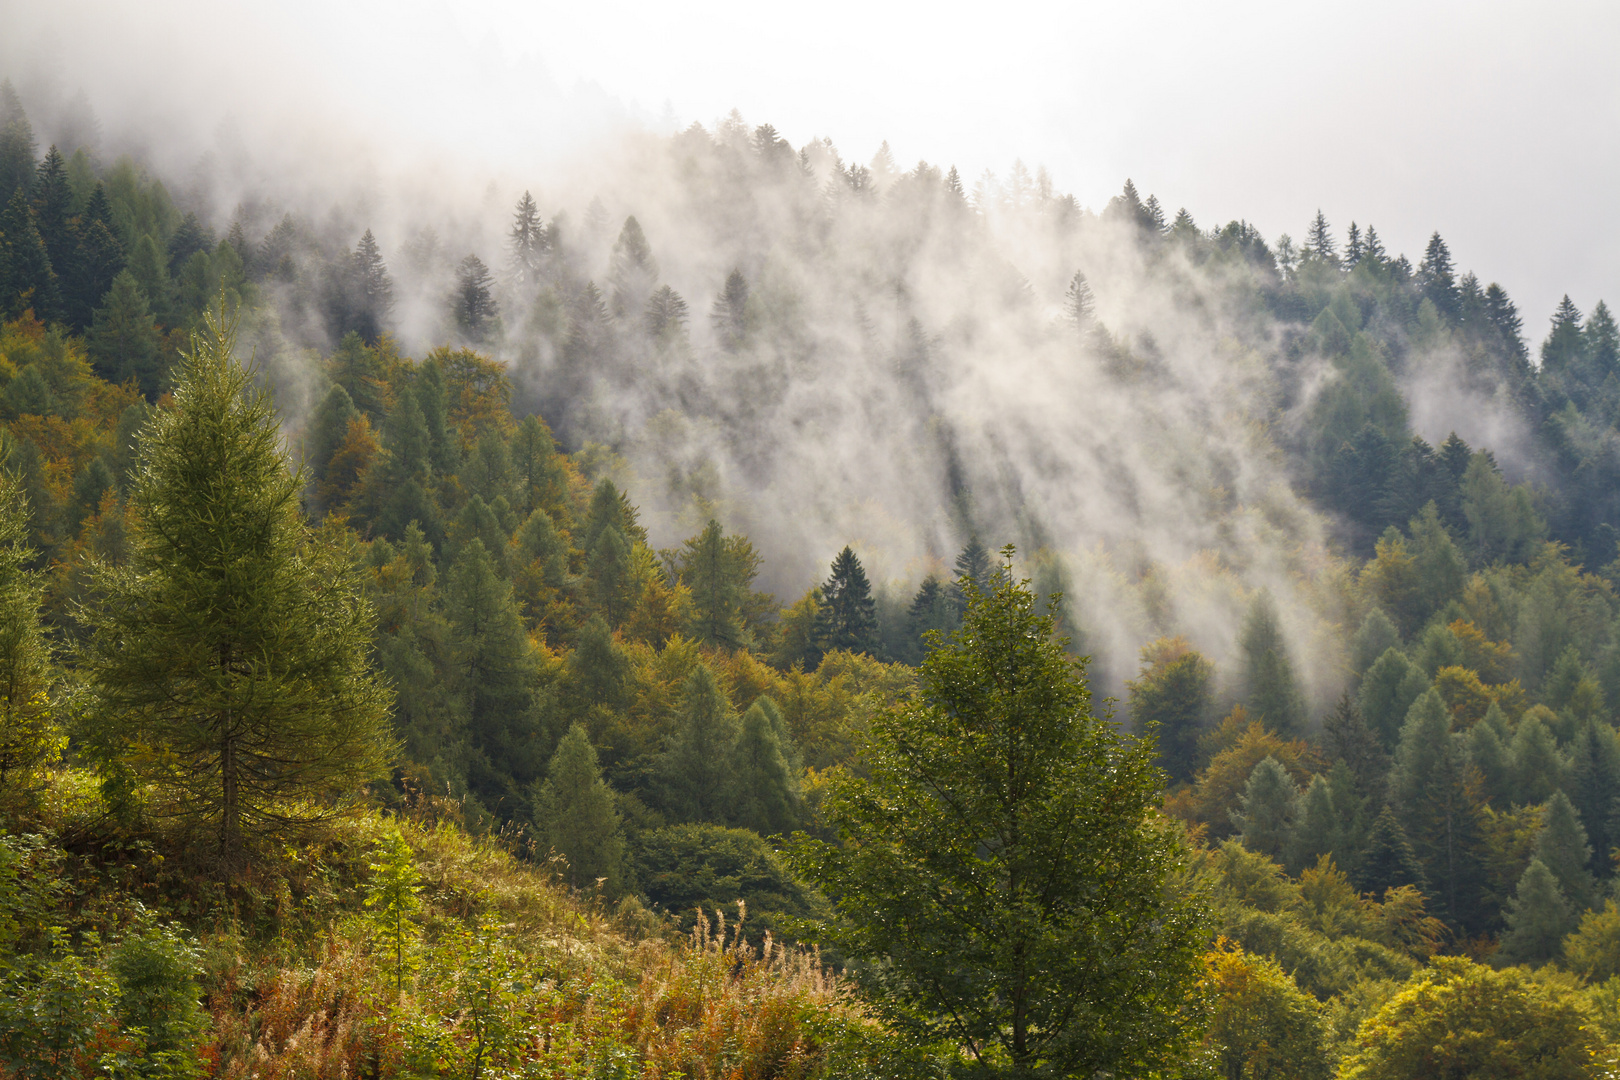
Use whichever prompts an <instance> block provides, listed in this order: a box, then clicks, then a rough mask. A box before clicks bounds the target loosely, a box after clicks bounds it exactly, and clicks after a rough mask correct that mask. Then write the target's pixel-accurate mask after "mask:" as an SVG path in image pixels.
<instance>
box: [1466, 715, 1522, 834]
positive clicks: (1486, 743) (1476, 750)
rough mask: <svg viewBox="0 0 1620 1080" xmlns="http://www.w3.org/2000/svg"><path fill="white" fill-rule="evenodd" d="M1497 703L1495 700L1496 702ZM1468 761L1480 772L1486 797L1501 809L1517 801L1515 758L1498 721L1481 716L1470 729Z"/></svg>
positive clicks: (1481, 783)
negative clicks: (1499, 732)
mask: <svg viewBox="0 0 1620 1080" xmlns="http://www.w3.org/2000/svg"><path fill="white" fill-rule="evenodd" d="M1492 704H1493V705H1494V704H1495V703H1494V702H1493V703H1492ZM1468 762H1469V764H1470V765H1472V766H1473V768H1474V771H1475V772H1477V773H1479V779H1480V786H1481V790H1482V791H1483V792H1484V795H1485V798H1486V800H1487V801H1488V802H1491V803H1492V804H1494V805H1495V806H1497V807H1498V808H1500V809H1506V808H1507V807H1508V806H1510V805H1511V804H1512V802H1513V792H1514V785H1513V780H1512V767H1513V758H1512V754H1511V753H1510V752H1509V750H1508V748H1507V747H1505V746H1503V745H1502V737H1501V735H1500V734H1498V731H1497V728H1496V725H1495V724H1492V723H1490V722H1489V721H1486V720H1481V721H1480V722H1479V723H1477V724H1475V725H1474V726H1473V727H1472V728H1470V729H1469V731H1468Z"/></svg>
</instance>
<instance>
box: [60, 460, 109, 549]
mask: <svg viewBox="0 0 1620 1080" xmlns="http://www.w3.org/2000/svg"><path fill="white" fill-rule="evenodd" d="M115 488H116V484H115V483H114V481H113V474H112V470H111V469H109V468H108V467H107V463H106V462H105V461H103V460H102V459H101V458H100V457H93V458H91V459H90V460H89V461H87V462H85V465H84V468H82V469H80V470H79V475H78V476H76V477H74V478H73V493H72V495H71V496H70V497H69V498H68V503H67V507H66V508H65V512H64V513H63V516H62V526H63V530H64V534H65V535H66V536H70V537H72V536H78V535H79V530H80V529H81V528H82V527H83V526H84V523H85V522H86V521H88V520H89V519H90V518H92V517H95V516H96V514H98V513H100V512H101V500H102V497H103V496H105V495H106V494H107V493H108V492H109V491H113V490H114V489H115Z"/></svg>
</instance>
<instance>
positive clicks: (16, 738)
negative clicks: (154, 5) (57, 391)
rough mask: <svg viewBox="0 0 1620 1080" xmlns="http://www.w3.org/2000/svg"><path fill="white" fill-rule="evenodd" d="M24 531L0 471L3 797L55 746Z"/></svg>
mask: <svg viewBox="0 0 1620 1080" xmlns="http://www.w3.org/2000/svg"><path fill="white" fill-rule="evenodd" d="M6 88H7V89H9V85H8V86H7V87H6ZM28 532H29V528H28V501H27V497H26V496H25V495H24V493H23V487H22V484H21V483H19V482H18V480H17V478H16V477H15V476H13V475H9V474H7V473H3V472H0V794H4V795H5V796H7V798H8V801H9V797H10V796H11V794H12V793H13V792H15V791H16V790H17V788H18V787H19V786H20V785H21V784H23V783H26V782H27V781H28V780H30V779H31V778H32V774H33V772H34V770H35V769H36V767H37V766H39V765H40V764H41V763H42V762H44V761H46V760H47V759H48V758H50V757H51V756H53V754H54V753H55V752H56V751H57V749H58V736H57V733H56V727H55V725H54V723H53V721H52V716H51V700H50V693H51V684H52V664H51V650H50V645H49V644H48V642H47V640H46V637H45V633H44V628H43V627H42V626H41V625H40V621H39V607H40V598H41V594H42V593H43V592H44V581H43V580H42V578H41V576H40V575H39V574H38V573H37V572H35V571H33V570H31V569H30V567H29V564H30V563H31V562H33V560H34V552H32V551H31V550H29V546H28Z"/></svg>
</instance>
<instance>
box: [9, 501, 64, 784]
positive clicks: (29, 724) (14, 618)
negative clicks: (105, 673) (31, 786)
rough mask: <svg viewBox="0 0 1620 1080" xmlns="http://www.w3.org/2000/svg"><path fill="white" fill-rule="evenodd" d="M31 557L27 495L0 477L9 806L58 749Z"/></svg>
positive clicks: (39, 585)
mask: <svg viewBox="0 0 1620 1080" xmlns="http://www.w3.org/2000/svg"><path fill="white" fill-rule="evenodd" d="M33 556H34V552H33V551H31V550H30V549H29V546H28V501H27V496H26V495H25V494H24V492H23V487H22V484H21V483H20V482H19V481H18V480H17V479H16V478H15V477H14V476H11V475H9V474H7V473H4V472H0V795H4V796H6V797H7V801H8V802H10V801H11V800H10V798H9V797H10V795H11V794H12V793H13V792H15V791H16V790H17V789H18V788H19V787H20V786H23V785H25V784H27V783H28V782H29V781H30V780H31V779H32V777H33V773H34V771H35V769H37V768H38V767H39V765H40V764H41V763H43V762H45V761H46V760H47V759H48V758H49V757H50V756H51V755H52V753H53V752H54V751H56V750H57V749H58V748H59V743H58V738H57V735H56V728H55V725H54V724H53V722H52V717H51V689H52V686H51V683H52V678H51V652H50V646H49V644H47V642H46V639H45V633H44V628H43V627H42V626H41V625H40V621H39V608H40V599H41V596H42V594H43V593H44V581H43V579H42V577H41V575H39V574H38V573H37V572H35V571H32V570H30V569H29V563H30V562H31V561H32V559H33ZM13 805H14V804H13Z"/></svg>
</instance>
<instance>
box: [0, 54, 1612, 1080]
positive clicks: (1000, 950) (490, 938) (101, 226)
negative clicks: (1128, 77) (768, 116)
mask: <svg viewBox="0 0 1620 1080" xmlns="http://www.w3.org/2000/svg"><path fill="white" fill-rule="evenodd" d="M29 104H30V103H29V102H27V101H25V100H24V99H23V98H22V97H21V96H20V95H19V94H18V93H17V91H16V90H15V89H14V88H13V86H12V84H11V83H9V82H4V83H0V1077H4V1078H8V1080H9V1078H11V1077H16V1078H23V1077H29V1078H33V1077H64V1076H86V1077H89V1076H117V1077H166V1078H167V1077H242V1078H245V1077H267V1078H268V1077H287V1078H294V1077H298V1078H305V1077H319V1078H328V1077H330V1078H334V1080H335V1078H338V1077H345V1078H347V1077H361V1076H365V1077H426V1076H455V1077H468V1078H484V1077H542V1076H544V1077H564V1076H567V1077H604V1078H606V1077H645V1078H670V1080H673V1078H675V1077H688V1078H696V1077H712V1078H722V1077H725V1078H733V1077H735V1078H744V1077H747V1078H755V1077H758V1078H764V1077H872V1078H879V1077H883V1078H890V1077H893V1078H901V1077H954V1076H978V1075H984V1076H1006V1077H1046V1076H1050V1077H1060V1076H1061V1077H1068V1076H1076V1077H1103V1076H1107V1077H1127V1076H1129V1077H1163V1078H1171V1077H1185V1078H1203V1077H1208V1078H1216V1077H1220V1078H1225V1080H1246V1078H1255V1080H1259V1078H1274V1077H1275V1078H1280V1077H1289V1078H1313V1077H1321V1078H1328V1077H1343V1078H1356V1080H1362V1078H1366V1080H1383V1078H1390V1080H1395V1078H1406V1077H1432V1076H1459V1077H1461V1076H1467V1077H1503V1078H1508V1077H1548V1078H1555V1077H1557V1078H1561V1077H1599V1076H1609V1075H1613V1073H1614V1071H1615V1070H1617V1069H1620V732H1617V723H1620V327H1617V324H1616V321H1615V318H1614V316H1613V314H1612V312H1611V311H1610V309H1609V308H1608V307H1607V305H1606V304H1604V303H1602V302H1597V303H1594V304H1593V305H1592V306H1591V309H1590V310H1589V311H1585V312H1583V311H1582V310H1580V309H1579V308H1578V307H1577V305H1576V304H1575V303H1573V302H1572V301H1571V300H1570V299H1569V298H1568V297H1565V298H1564V300H1563V301H1562V302H1561V303H1560V304H1559V305H1558V306H1557V307H1556V309H1555V310H1553V311H1552V312H1550V313H1549V312H1521V311H1519V310H1518V308H1517V307H1516V305H1515V303H1514V302H1513V300H1512V299H1511V298H1510V297H1509V296H1508V294H1507V292H1506V291H1505V290H1504V289H1503V288H1502V287H1501V286H1500V285H1498V284H1495V283H1487V282H1485V281H1482V279H1481V278H1480V277H1479V276H1477V275H1476V273H1474V272H1471V271H1468V270H1465V269H1464V268H1462V267H1459V266H1457V265H1455V264H1454V262H1453V258H1452V255H1451V252H1450V249H1449V247H1448V245H1447V242H1446V240H1445V239H1443V238H1442V237H1441V236H1440V234H1439V233H1434V234H1433V235H1432V236H1431V237H1430V238H1429V240H1428V241H1427V243H1426V245H1425V246H1424V249H1423V250H1422V251H1421V252H1420V253H1415V256H1416V258H1415V261H1414V259H1413V258H1409V257H1408V256H1407V255H1404V254H1400V253H1397V252H1392V251H1390V250H1387V249H1386V247H1385V245H1384V242H1383V241H1382V240H1381V239H1380V237H1379V235H1378V231H1377V229H1376V227H1375V226H1374V225H1373V224H1372V223H1369V222H1351V223H1333V222H1329V221H1328V220H1327V218H1326V217H1325V216H1324V215H1323V214H1321V213H1318V214H1317V215H1316V217H1315V219H1314V220H1312V221H1309V222H1304V223H1302V224H1303V229H1302V231H1301V233H1300V236H1301V237H1302V239H1298V240H1295V239H1293V238H1291V237H1289V236H1287V235H1284V236H1281V237H1277V238H1272V239H1268V238H1266V237H1263V236H1262V235H1261V234H1260V232H1259V231H1258V230H1257V229H1256V228H1254V227H1253V226H1252V225H1250V224H1248V223H1247V222H1245V221H1242V220H1236V221H1231V222H1228V223H1225V224H1213V225H1200V224H1198V223H1196V222H1194V220H1193V219H1192V217H1191V215H1189V214H1188V213H1187V212H1186V211H1185V210H1182V211H1180V212H1178V213H1172V212H1170V211H1168V210H1167V208H1166V207H1165V206H1163V205H1161V204H1160V202H1159V201H1158V199H1157V198H1155V197H1153V196H1152V195H1145V196H1144V194H1143V193H1142V192H1140V191H1138V190H1137V188H1136V187H1135V185H1134V184H1132V183H1131V182H1130V181H1125V183H1124V184H1123V188H1122V190H1121V192H1120V194H1118V195H1117V196H1115V197H1113V198H1112V199H1110V200H1109V201H1108V202H1107V203H1106V205H1104V206H1102V207H1100V208H1085V207H1082V206H1081V205H1080V204H1079V202H1078V201H1077V200H1076V199H1075V198H1073V197H1072V196H1068V195H1065V194H1063V193H1061V192H1058V191H1056V190H1054V188H1053V186H1052V183H1051V181H1050V180H1049V178H1048V177H1047V176H1046V174H1045V173H1044V172H1043V171H1040V170H1037V171H1036V172H1035V173H1034V174H1031V173H1030V171H1029V170H1028V169H1027V168H1026V167H1025V166H1024V165H1023V164H1022V163H1017V164H1015V165H1014V166H1013V167H1012V169H1011V170H1010V171H1009V172H1008V173H1007V174H1006V175H1005V176H996V175H992V174H986V175H985V176H983V177H981V178H978V179H977V180H968V179H964V178H963V177H961V176H960V175H959V174H958V172H957V170H956V169H955V168H952V167H949V166H943V167H941V166H936V165H933V164H930V163H928V162H921V163H918V164H917V165H915V166H914V167H910V168H906V167H903V166H901V165H899V164H897V163H896V162H895V161H894V160H893V158H892V155H891V154H890V152H889V149H888V146H887V144H885V145H884V147H883V148H882V149H881V150H880V151H879V153H878V154H877V156H876V157H875V158H874V159H873V160H872V161H871V162H870V163H869V164H865V165H862V164H858V163H855V162H853V161H850V162H846V161H845V160H844V159H843V158H842V157H841V156H840V154H839V152H838V150H837V149H836V148H835V147H834V146H833V144H832V143H831V142H829V141H827V140H818V141H814V142H811V143H809V144H806V145H805V146H803V147H797V148H796V147H793V146H791V145H790V144H789V143H788V142H787V141H785V140H784V139H783V138H781V136H780V135H779V134H778V133H777V132H776V131H775V129H773V128H772V127H771V126H770V125H768V124H766V125H758V126H749V125H747V124H745V123H744V122H743V120H742V119H741V117H739V116H738V115H736V114H735V113H734V114H733V115H732V116H731V117H728V118H725V119H723V120H721V121H718V122H717V123H715V124H714V125H712V126H711V127H708V128H705V127H702V126H699V125H693V126H692V127H691V128H689V129H687V130H685V131H682V132H679V133H676V134H674V135H672V136H652V135H648V136H646V137H645V138H641V139H638V140H632V142H631V144H630V145H628V146H626V147H625V148H624V149H623V152H622V159H623V160H622V161H620V162H618V163H615V164H613V165H612V167H611V168H607V167H604V170H602V171H600V176H606V177H607V179H605V180H600V181H599V182H598V181H593V182H592V184H591V185H586V186H580V187H570V186H568V185H567V184H558V185H557V187H556V189H555V190H554V191H546V190H542V187H541V185H539V184H536V185H535V186H534V187H532V188H530V189H529V190H524V189H522V188H521V187H518V188H515V189H514V190H512V191H510V192H505V193H503V194H502V195H501V196H500V200H499V202H501V203H504V204H505V205H509V206H510V207H511V209H510V210H509V211H506V212H504V213H496V214H493V215H491V214H485V216H486V217H488V218H489V220H487V221H485V222H483V223H482V224H476V225H469V224H468V223H467V222H468V218H469V217H472V216H476V214H478V213H481V212H482V211H480V210H479V209H478V208H477V207H476V206H470V207H469V206H461V207H455V206H450V205H446V204H429V205H421V204H408V203H405V202H403V201H399V202H393V203H390V202H387V201H386V200H385V201H384V202H382V203H380V204H379V205H380V207H381V209H378V210H377V211H376V213H377V218H376V220H375V221H371V220H368V219H367V216H366V214H367V210H366V205H367V204H366V203H365V202H364V201H363V200H360V201H356V200H352V199H347V198H345V197H342V196H341V195H339V194H334V195H332V197H331V200H330V202H329V203H328V204H321V203H311V202H308V201H307V200H308V199H309V198H310V196H309V195H308V194H307V188H306V189H303V190H305V191H306V194H305V195H302V196H294V195H290V194H287V193H286V192H285V191H281V190H278V189H277V186H276V185H275V184H274V183H272V182H271V181H269V180H266V181H264V182H263V183H260V184H257V185H255V184H253V183H244V182H241V181H240V180H239V178H238V179H230V178H227V177H226V176H225V175H224V174H223V173H222V172H220V171H218V170H216V171H214V172H210V171H209V169H208V168H206V167H202V166H199V168H198V169H196V170H193V171H191V172H184V171H175V170H173V169H166V168H165V167H164V166H162V165H161V164H159V160H158V159H156V158H151V159H148V158H144V157H142V156H140V155H139V154H137V153H134V152H130V153H119V154H117V155H116V156H115V155H113V154H112V153H108V152H104V151H103V150H102V149H101V146H102V144H103V143H106V144H108V145H113V144H116V143H117V142H118V140H117V139H116V138H113V137H111V135H109V134H106V133H103V134H96V133H95V132H93V131H91V130H89V129H88V128H86V127H84V126H83V125H81V126H80V127H79V128H78V129H76V130H77V132H78V136H77V138H75V139H74V140H73V141H71V143H70V142H69V141H67V135H68V134H71V133H72V131H71V130H70V126H69V125H64V124H62V123H59V122H57V121H56V120H52V121H51V122H50V123H48V124H47V123H41V122H40V121H39V120H38V118H37V117H36V118H31V116H30V111H29ZM36 124H38V126H39V128H40V130H48V131H50V132H52V133H66V134H63V138H62V140H59V141H57V142H56V143H55V144H54V145H53V144H52V143H50V142H48V141H46V140H45V139H43V138H42V137H40V135H38V134H37V133H36ZM113 134H115V133H113ZM42 144H43V145H42ZM581 183H582V184H583V182H581ZM492 190H493V188H492ZM300 199H303V200H306V201H300ZM1481 273H1486V275H1487V276H1489V272H1488V271H1484V270H1482V271H1481Z"/></svg>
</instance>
